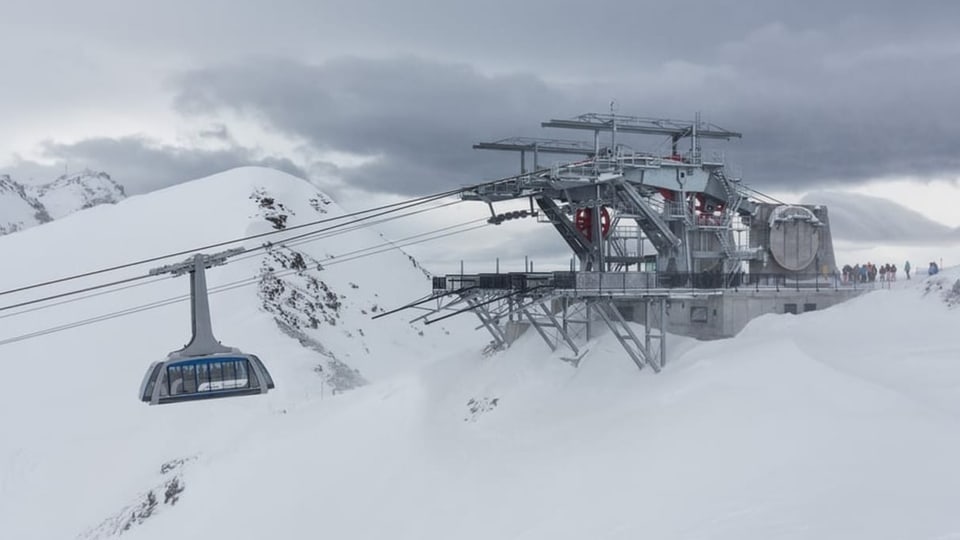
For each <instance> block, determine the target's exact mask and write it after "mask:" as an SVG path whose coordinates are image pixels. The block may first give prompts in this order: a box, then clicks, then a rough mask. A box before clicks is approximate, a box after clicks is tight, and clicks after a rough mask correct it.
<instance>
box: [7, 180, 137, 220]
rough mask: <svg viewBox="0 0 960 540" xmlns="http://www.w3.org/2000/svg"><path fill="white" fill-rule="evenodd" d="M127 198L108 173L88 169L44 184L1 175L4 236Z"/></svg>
mask: <svg viewBox="0 0 960 540" xmlns="http://www.w3.org/2000/svg"><path fill="white" fill-rule="evenodd" d="M125 197H126V193H125V192H124V189H123V186H121V185H120V184H118V183H117V182H115V181H114V180H113V179H112V178H110V175H108V174H107V173H104V172H95V171H90V170H84V171H82V172H79V173H75V174H70V175H66V174H64V175H62V176H60V177H59V178H57V179H56V180H54V181H53V182H50V183H47V184H42V185H25V184H21V183H20V182H17V181H16V180H14V179H12V178H10V176H8V175H0V235H4V234H10V233H15V232H18V231H22V230H24V229H28V228H30V227H35V226H37V225H42V224H44V223H48V222H50V221H52V220H54V219H60V218H62V217H64V216H67V215H69V214H72V213H74V212H78V211H80V210H84V209H87V208H92V207H94V206H97V205H100V204H114V203H116V202H118V201H120V200H122V199H124V198H125Z"/></svg>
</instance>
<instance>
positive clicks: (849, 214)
mask: <svg viewBox="0 0 960 540" xmlns="http://www.w3.org/2000/svg"><path fill="white" fill-rule="evenodd" d="M802 202H803V203H804V204H823V205H826V206H827V208H828V209H829V212H830V226H831V230H832V232H833V237H834V239H836V240H846V241H850V242H854V243H861V244H862V243H868V244H875V245H900V246H906V245H941V244H955V243H957V242H958V241H960V229H956V228H951V227H947V226H946V225H943V224H942V223H938V222H936V221H933V220H931V219H929V218H927V217H926V216H924V215H923V214H921V213H919V212H916V211H914V210H911V209H909V208H906V207H904V206H901V205H899V204H897V203H895V202H892V201H889V200H887V199H881V198H878V197H871V196H869V195H861V194H857V193H847V192H836V191H820V192H814V193H810V194H807V195H806V196H805V197H804V198H803V201H802Z"/></svg>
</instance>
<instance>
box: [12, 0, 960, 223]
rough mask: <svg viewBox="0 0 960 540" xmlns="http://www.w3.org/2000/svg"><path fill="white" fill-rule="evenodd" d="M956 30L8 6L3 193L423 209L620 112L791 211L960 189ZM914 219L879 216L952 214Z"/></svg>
mask: <svg viewBox="0 0 960 540" xmlns="http://www.w3.org/2000/svg"><path fill="white" fill-rule="evenodd" d="M957 21H960V3H958V2H953V1H942V2H939V1H924V2H902V1H896V2H894V1H886V0H869V1H868V0H848V1H844V2H836V1H829V2H828V1H821V0H807V1H804V2H796V1H789V2H788V1H774V0H764V1H760V0H755V1H749V0H746V1H745V0H738V1H723V0H700V1H691V0H674V1H670V2H664V1H657V2H643V1H638V0H621V1H603V0H598V1H594V2H582V1H577V2H573V1H568V0H550V1H548V0H532V1H519V0H511V1H506V0H486V1H484V2H476V1H470V2H458V1H452V0H447V1H433V2H427V1H422V0H407V1H405V2H394V1H391V0H377V1H363V0H350V1H346V0H344V1H339V0H338V1H330V0H271V1H270V2H266V1H263V2H259V1H244V0H230V1H228V0H215V1H214V0H206V1H204V0H191V1H186V0H165V1H163V2H132V1H129V0H88V1H85V2H73V1H68V0H59V1H50V0H29V1H21V0H5V1H4V9H3V13H2V16H0V68H2V71H0V73H3V78H2V83H0V118H2V119H3V129H2V130H0V174H2V173H9V174H12V175H13V176H14V177H16V178H19V179H23V180H29V179H34V180H35V181H40V180H44V179H49V178H50V177H52V176H53V175H55V174H57V173H58V172H62V171H63V169H64V166H66V167H67V168H68V169H70V170H76V169H81V168H85V167H91V168H95V169H102V170H105V171H107V172H109V173H112V174H113V176H114V177H115V178H116V179H117V180H118V181H120V182H121V183H123V184H125V185H126V186H127V189H128V192H130V193H143V192H145V191H150V190H153V189H156V188H159V187H163V186H167V185H170V184H174V183H177V182H182V181H186V180H189V179H193V178H196V177H200V176H204V175H207V174H211V173H214V172H218V171H220V170H223V169H225V168H229V167H232V166H237V165H243V164H264V165H267V166H272V167H277V168H280V169H283V170H286V171H289V172H293V173H294V174H298V175H300V176H304V177H309V178H311V179H312V180H314V181H316V182H319V183H321V184H322V185H326V186H328V187H329V189H331V190H332V191H334V192H335V193H340V194H347V193H356V192H358V191H368V192H373V193H389V194H395V195H398V196H399V195H412V194H422V193H429V192H433V191H438V190H443V189H448V188H450V187H452V186H456V185H461V184H464V183H468V182H472V181H476V180H480V179H487V178H494V177H497V176H501V175H506V174H510V173H513V172H515V169H516V168H517V160H516V156H505V155H497V154H491V153H487V152H480V151H476V150H472V149H471V145H472V144H473V143H475V142H478V141H480V140H491V139H497V138H502V137H507V136H512V135H528V136H565V137H570V136H576V133H572V134H563V133H556V132H550V131H549V130H543V129H541V128H539V122H540V121H542V120H545V119H548V118H551V117H560V118H562V117H570V116H574V115H577V114H580V113H584V112H589V111H597V112H606V111H608V110H609V106H610V102H611V100H615V101H616V103H617V108H618V111H619V112H620V113H622V114H635V115H642V116H664V117H679V118H691V117H692V116H693V115H694V113H695V112H696V111H700V112H702V114H703V116H704V118H705V119H707V120H709V121H712V122H715V123H717V124H719V125H721V126H723V127H725V128H728V129H732V130H736V131H740V132H742V133H743V134H744V137H743V139H742V140H736V141H733V142H731V143H727V144H725V145H723V147H722V149H723V150H724V151H725V153H726V155H727V159H728V162H729V163H730V165H731V167H732V168H733V170H734V171H735V172H736V173H738V174H742V176H743V177H744V180H745V181H746V182H748V183H750V184H751V185H753V186H754V187H756V188H758V189H761V190H765V191H769V192H772V193H793V194H798V196H802V195H803V194H808V193H809V192H812V191H821V190H830V191H831V192H837V191H844V190H847V191H851V192H859V193H861V194H863V193H864V191H863V189H862V188H863V186H871V185H882V184H883V183H884V182H908V183H909V185H912V186H915V189H916V190H919V191H921V192H922V190H923V189H925V186H929V185H931V184H930V183H931V182H941V183H942V182H946V183H947V184H948V185H950V186H954V187H955V183H956V180H957V178H958V177H960V112H958V111H960V108H958V106H957V101H958V100H960V97H958V96H960V33H958V32H957V31H956V28H957ZM659 142H660V141H658V140H655V139H654V140H648V141H638V142H637V144H638V145H641V146H642V144H650V145H656V144H659ZM878 182H879V184H878ZM858 190H859V191H858ZM879 191H880V192H883V193H881V194H879V196H880V197H885V198H887V199H888V200H889V199H890V198H891V197H889V196H888V195H887V192H886V191H884V190H882V189H880V190H879ZM951 193H954V194H956V195H960V191H952V192H951ZM867 194H870V192H867ZM914 195H916V194H914ZM892 198H893V199H894V200H896V201H898V202H903V201H899V199H897V198H896V197H892ZM912 200H914V203H911V204H910V205H908V206H909V208H907V209H904V208H901V207H893V208H892V209H891V208H887V207H885V208H883V209H880V210H882V211H884V212H887V213H888V214H887V215H891V216H893V214H889V213H890V212H894V213H896V215H901V214H903V212H902V211H908V212H909V211H913V212H915V213H916V212H921V213H928V212H927V210H929V213H930V214H937V213H939V215H946V214H947V212H945V211H944V210H943V208H935V205H936V204H937V203H938V198H936V197H932V196H931V197H930V200H927V201H926V202H923V198H922V197H916V196H914V198H913V199H912ZM876 201H877V199H876V198H875V199H874V200H872V201H871V200H870V199H862V200H861V201H860V203H858V204H860V206H859V207H863V205H868V206H869V205H870V204H871V203H872V202H873V203H875V202H876ZM916 201H920V202H916ZM848 202H849V201H848ZM939 202H940V203H941V204H944V203H943V201H942V200H940V201H939ZM344 203H345V204H347V205H348V206H349V202H348V201H344ZM924 204H926V205H927V207H926V208H925V207H924V206H923V205H924ZM847 206H848V207H852V206H855V205H852V204H848V205H847ZM898 212H899V213H898ZM921 217H923V216H921ZM891 219H893V217H891ZM940 221H943V220H942V219H941V220H940ZM908 222H909V223H910V224H912V225H913V226H919V225H918V223H917V222H916V221H909V220H908V221H905V222H904V223H905V224H906V223H908ZM944 224H945V225H948V226H950V227H954V226H957V225H960V223H956V222H948V223H944ZM844 229H847V228H844ZM871 230H872V229H871ZM902 230H903V227H900V226H896V227H892V228H891V229H890V231H892V233H895V232H896V231H902ZM842 232H843V234H845V235H847V236H848V237H849V238H848V239H850V240H860V241H865V242H871V241H874V239H873V238H872V237H870V235H865V234H864V231H863V230H862V228H861V229H855V228H852V227H850V228H849V230H844V231H842ZM914 234H916V233H914ZM938 234H939V233H938ZM903 238H907V237H903ZM903 238H901V239H903ZM938 238H939V237H938ZM938 241H939V240H938Z"/></svg>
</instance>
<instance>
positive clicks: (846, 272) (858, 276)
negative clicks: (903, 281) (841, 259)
mask: <svg viewBox="0 0 960 540" xmlns="http://www.w3.org/2000/svg"><path fill="white" fill-rule="evenodd" d="M903 271H904V273H905V274H906V275H907V279H910V261H907V262H906V263H904V265H903ZM841 273H842V275H843V282H844V283H873V282H875V281H877V277H879V278H880V281H896V280H897V265H895V264H890V263H887V264H882V265H880V266H877V265H875V264H873V263H872V262H867V263H865V264H860V263H857V264H855V265H853V266H850V265H849V264H847V265H844V267H843V268H842V269H841Z"/></svg>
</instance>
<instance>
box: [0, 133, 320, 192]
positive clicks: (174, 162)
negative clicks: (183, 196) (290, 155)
mask: <svg viewBox="0 0 960 540" xmlns="http://www.w3.org/2000/svg"><path fill="white" fill-rule="evenodd" d="M42 147H43V154H44V155H45V157H47V158H49V159H51V160H54V161H56V162H59V165H54V166H49V165H42V164H38V163H33V162H29V161H19V162H18V163H16V164H14V165H13V166H12V167H9V168H5V169H4V172H7V173H9V174H10V175H11V176H13V177H15V178H23V179H25V180H29V178H31V177H32V178H34V179H35V180H37V181H49V180H51V179H52V178H54V177H56V176H58V175H60V174H63V167H64V165H66V166H68V167H69V169H70V170H79V169H93V170H98V171H106V172H108V173H109V174H110V176H111V177H112V178H113V179H114V180H117V181H118V182H120V183H121V184H123V186H124V187H125V188H126V190H127V193H128V194H131V195H133V194H137V193H144V192H148V191H152V190H155V189H159V188H162V187H166V186H170V185H173V184H178V183H180V182H185V181H188V180H193V179H196V178H201V177H204V176H209V175H211V174H214V173H218V172H221V171H224V170H226V169H231V168H234V167H240V166H245V165H262V166H266V167H272V168H274V169H279V170H282V171H285V172H288V173H290V174H294V175H297V176H300V177H305V176H306V175H305V173H304V172H303V170H302V169H301V168H300V167H298V166H297V165H296V164H294V163H293V162H292V161H290V160H289V159H285V158H277V157H265V158H261V157H257V156H256V155H255V154H254V152H253V151H251V150H250V149H247V148H243V147H240V146H235V145H234V146H230V147H228V148H226V149H219V150H202V149H197V148H182V147H175V146H170V145H161V144H157V143H155V142H154V141H151V140H149V139H146V138H144V137H138V136H130V137H121V138H115V139H114V138H106V137H102V138H92V139H86V140H82V141H80V142H77V143H72V144H62V143H54V142H46V143H44V144H43V145H42Z"/></svg>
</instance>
